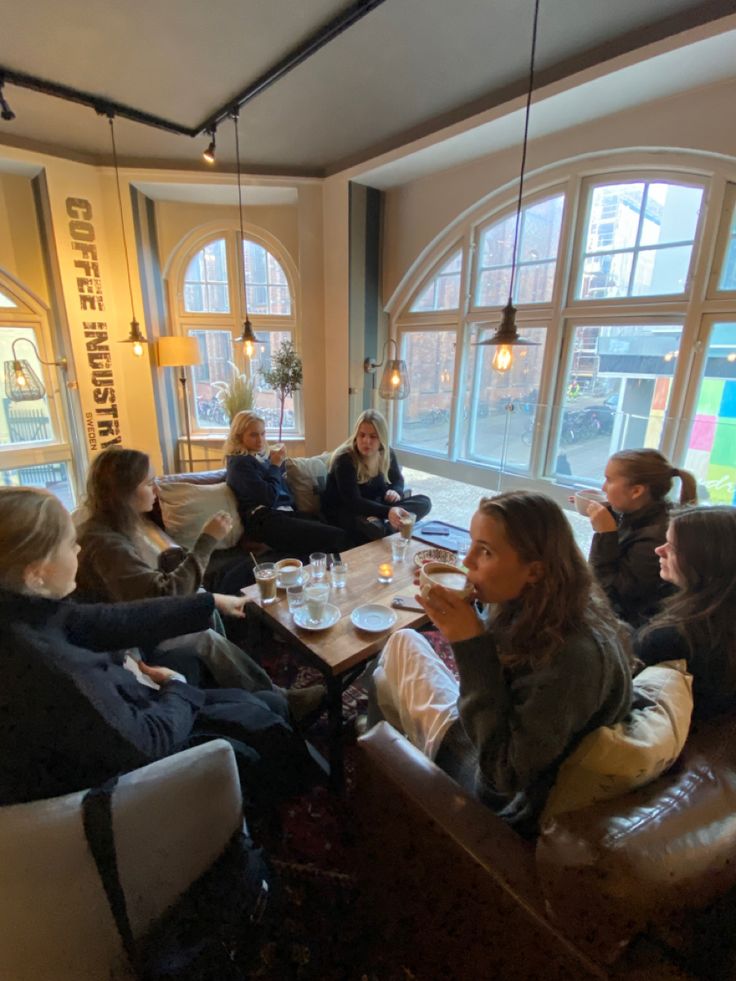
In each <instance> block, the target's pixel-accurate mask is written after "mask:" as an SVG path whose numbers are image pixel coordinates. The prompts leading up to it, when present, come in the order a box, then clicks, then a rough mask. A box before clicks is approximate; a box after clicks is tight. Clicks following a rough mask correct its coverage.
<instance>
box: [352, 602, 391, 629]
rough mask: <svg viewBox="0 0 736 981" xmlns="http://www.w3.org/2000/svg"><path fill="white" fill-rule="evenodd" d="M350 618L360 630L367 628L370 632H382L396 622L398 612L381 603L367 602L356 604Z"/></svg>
mask: <svg viewBox="0 0 736 981" xmlns="http://www.w3.org/2000/svg"><path fill="white" fill-rule="evenodd" d="M350 619H351V621H352V623H353V626H354V627H357V628H358V630H365V631H367V632H368V633H370V634H381V633H383V632H384V630H389V629H390V628H391V627H393V625H394V624H395V623H396V614H395V613H394V611H393V610H390V609H389V608H388V607H387V606H381V604H380V603H366V604H365V605H364V606H356V608H355V609H354V610H353V612H352V613H351V614H350Z"/></svg>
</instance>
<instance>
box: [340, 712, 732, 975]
mask: <svg viewBox="0 0 736 981" xmlns="http://www.w3.org/2000/svg"><path fill="white" fill-rule="evenodd" d="M359 750H360V751H359V755H358V765H359V773H358V779H357V781H356V793H357V798H358V799H357V802H356V815H357V819H358V821H359V823H360V826H361V829H362V835H363V837H364V848H363V854H364V858H365V867H364V868H363V870H362V871H363V875H364V879H365V882H366V889H367V890H368V893H369V895H372V896H373V897H374V904H375V905H376V908H377V910H378V915H379V921H380V922H379V925H378V929H379V930H380V931H381V934H382V936H383V938H384V942H385V943H387V944H392V945H398V946H399V948H401V946H402V945H403V947H404V953H405V955H406V963H407V965H408V966H409V969H410V970H412V971H414V972H415V973H416V974H417V976H419V977H434V976H437V977H439V976H444V977H468V978H475V977H485V976H486V975H485V974H484V973H483V972H480V973H479V966H480V965H483V964H487V965H489V967H490V966H491V965H492V967H493V973H494V976H495V977H513V978H514V979H517V978H522V977H524V978H527V977H528V978H535V979H538V978H545V981H547V979H549V978H556V977H560V978H563V977H564V978H568V979H569V978H574V977H590V976H598V977H609V976H615V977H627V978H628V977H637V978H641V979H644V978H646V979H647V981H650V979H654V978H665V977H666V978H674V977H679V978H682V977H689V976H690V975H689V973H687V967H688V965H692V964H693V963H695V962H696V961H697V960H698V956H699V954H700V953H701V952H702V949H703V947H704V946H708V945H709V944H710V946H711V947H712V948H713V949H716V948H718V936H717V935H718V933H719V930H722V929H723V924H724V922H725V920H724V917H728V918H729V920H728V921H729V922H734V919H733V917H734V912H733V911H734V909H735V908H736V907H735V904H736V901H733V902H732V900H731V896H730V893H731V892H732V891H733V889H734V886H736V722H733V723H732V722H731V720H729V719H724V720H718V721H717V722H714V723H710V724H708V725H701V726H699V727H697V728H695V729H694V731H693V732H692V733H691V735H690V737H689V739H688V742H687V744H686V747H685V750H684V751H683V753H682V755H681V757H680V759H679V760H678V762H677V763H676V764H675V766H674V767H673V768H672V769H670V771H669V772H668V773H667V774H665V775H664V776H662V777H660V778H659V779H658V780H656V781H654V782H653V783H651V784H649V785H647V786H645V787H643V788H640V789H639V790H637V791H635V792H633V793H630V794H627V795H625V796H623V797H619V798H616V799H613V800H609V801H606V802H603V803H599V804H595V805H592V806H590V807H587V808H584V809H583V810H579V811H576V812H572V813H569V814H563V815H559V816H557V817H556V818H555V819H554V820H551V821H549V822H548V823H547V824H546V825H545V826H544V827H543V829H542V832H541V834H540V836H539V838H538V839H537V841H536V842H529V841H525V840H523V839H521V838H520V837H519V836H518V835H517V834H516V833H515V832H514V831H512V830H511V829H510V828H509V827H508V826H507V825H505V824H504V822H503V821H501V820H500V819H499V818H497V817H496V815H495V814H493V813H492V812H491V811H490V810H489V809H488V808H486V807H484V806H483V805H482V804H481V803H480V802H479V801H477V800H475V799H474V798H473V797H471V796H470V795H469V794H467V793H466V792H465V791H464V790H462V788H460V787H459V786H458V785H457V784H455V783H454V781H452V780H451V779H450V778H449V777H448V776H447V775H446V774H445V773H443V772H442V771H441V770H440V769H439V768H438V767H436V766H435V765H434V763H432V762H431V761H430V760H428V759H427V758H426V757H424V756H423V755H422V754H421V753H420V752H419V751H418V750H416V749H415V748H414V747H413V746H412V745H411V744H410V743H409V741H408V740H407V739H405V738H404V737H403V736H402V735H400V734H399V733H398V732H396V731H395V730H394V729H392V728H391V726H389V725H388V723H385V722H382V723H380V724H379V725H377V726H375V727H374V728H373V729H371V730H370V731H369V732H368V733H366V734H365V735H364V736H363V737H361V739H360V740H359ZM409 915H410V916H411V919H410V920H409V919H408V918H407V917H408V916H409ZM707 930H714V931H715V935H712V936H711V937H710V938H708V937H707V936H706V935H705V933H704V931H707ZM721 946H722V944H721ZM642 950H645V951H648V952H649V955H651V952H652V951H655V956H654V965H653V966H652V965H651V964H650V965H649V966H648V967H647V968H646V969H644V973H641V970H642V968H641V966H639V967H637V958H639V957H641V951H642ZM445 962H446V966H447V969H448V972H449V973H446V974H442V973H432V972H436V971H437V970H438V969H439V968H440V967H441V965H442V964H443V963H445ZM678 965H679V966H678ZM683 965H685V968H684V970H685V973H681V970H682V969H683V968H682V966H683ZM673 972H674V973H673ZM710 976H713V975H712V974H711V975H710ZM724 976H728V977H732V976H734V975H733V974H730V973H729V974H727V975H724Z"/></svg>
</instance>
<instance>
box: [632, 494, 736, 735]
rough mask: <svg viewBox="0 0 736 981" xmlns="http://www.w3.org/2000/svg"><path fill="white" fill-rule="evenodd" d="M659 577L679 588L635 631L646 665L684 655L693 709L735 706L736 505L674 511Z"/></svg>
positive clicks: (703, 712) (709, 712)
mask: <svg viewBox="0 0 736 981" xmlns="http://www.w3.org/2000/svg"><path fill="white" fill-rule="evenodd" d="M656 553H657V555H658V557H659V568H660V575H661V577H662V579H663V580H664V581H665V582H667V583H671V584H672V585H673V586H674V587H675V588H676V590H677V592H675V594H674V595H673V596H672V597H671V599H669V600H668V601H667V602H666V603H665V606H664V609H663V610H662V612H661V613H660V614H659V615H658V616H657V617H655V618H654V620H652V622H651V623H650V624H648V625H647V626H646V627H644V628H643V629H642V630H640V631H639V633H638V634H637V636H636V640H635V644H634V649H635V653H636V654H637V656H638V657H640V658H641V660H642V661H644V663H645V664H656V663H657V662H658V661H670V660H673V659H676V658H684V659H685V660H686V661H687V663H688V671H690V673H691V674H692V676H693V697H694V701H695V715H696V717H699V718H706V717H708V716H713V715H719V714H720V713H722V712H733V711H734V709H736V616H735V615H734V614H735V611H736V508H733V507H727V506H721V507H699V508H692V509H690V510H688V511H684V512H682V513H681V514H678V515H675V516H674V517H673V518H672V520H671V521H670V524H669V527H668V529H667V538H666V540H665V543H664V545H660V546H659V548H657V549H656Z"/></svg>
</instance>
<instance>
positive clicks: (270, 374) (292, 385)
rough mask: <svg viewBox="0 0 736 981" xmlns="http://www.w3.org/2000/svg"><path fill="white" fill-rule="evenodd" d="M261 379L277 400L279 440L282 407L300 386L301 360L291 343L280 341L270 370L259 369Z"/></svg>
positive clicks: (301, 374)
mask: <svg viewBox="0 0 736 981" xmlns="http://www.w3.org/2000/svg"><path fill="white" fill-rule="evenodd" d="M260 370H261V378H262V379H263V380H264V382H265V383H266V384H267V385H268V387H269V388H271V389H273V391H274V392H276V394H277V395H278V398H279V408H280V411H279V440H280V439H281V432H282V430H283V428H284V407H285V404H286V400H287V398H288V397H289V396H290V395H293V394H294V392H297V391H298V390H299V388H300V387H301V384H302V377H303V366H302V359H301V358H300V357H299V355H298V354H297V353H296V348H295V347H294V343H293V341H288V340H287V341H282V342H281V344H280V346H279V349H278V351H276V353H275V354H274V355H273V356H272V358H271V367H270V368H266V369H264V368H261V369H260Z"/></svg>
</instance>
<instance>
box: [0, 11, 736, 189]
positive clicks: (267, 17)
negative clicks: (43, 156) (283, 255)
mask: <svg viewBox="0 0 736 981" xmlns="http://www.w3.org/2000/svg"><path fill="white" fill-rule="evenodd" d="M351 6H353V3H346V2H345V0H341V2H338V0H308V2H305V0H302V2H301V3H295V2H294V0H210V2H209V3H199V2H198V3H194V2H192V0H157V2H155V3H151V2H150V0H126V2H125V3H119V2H112V0H97V2H96V3H94V4H90V3H89V2H88V0H84V2H83V0H64V2H61V3H60V2H59V0H34V3H32V4H31V3H28V2H21V0H6V2H5V4H4V5H3V17H2V27H3V30H2V35H0V66H2V67H4V68H5V69H7V70H13V71H18V72H23V73H26V74H29V75H34V76H37V77H40V78H44V79H47V80H49V81H53V82H57V83H61V84H64V85H67V86H71V87H73V88H76V89H79V90H82V91H85V92H88V93H92V94H95V95H98V96H100V97H102V98H107V99H111V100H114V101H116V102H119V103H123V104H125V105H127V106H131V107H134V108H136V109H139V110H143V111H145V112H148V113H151V114H155V115H158V116H161V117H164V118H166V119H169V120H171V121H173V122H176V123H178V124H180V125H182V126H185V127H191V128H194V127H198V126H199V125H200V124H201V123H202V122H203V121H204V120H206V119H207V117H209V116H211V115H212V114H214V113H215V112H216V111H217V110H218V109H219V108H221V107H222V106H223V105H225V104H227V103H228V102H229V101H230V100H232V99H233V97H234V96H235V95H236V94H237V93H239V92H240V91H242V90H243V89H244V88H246V87H247V86H248V85H249V84H250V83H251V82H253V81H254V80H256V79H257V78H258V77H259V76H260V75H261V74H262V73H264V72H265V71H267V70H268V69H269V67H271V66H273V65H274V64H275V63H276V62H278V61H279V59H281V58H283V57H284V56H285V55H286V54H287V53H288V52H289V51H291V50H292V49H293V48H294V47H295V46H297V45H299V44H301V43H303V42H304V41H305V40H306V39H307V38H308V37H310V36H311V35H312V34H313V33H315V32H316V31H317V30H318V29H319V28H320V27H321V26H322V25H324V24H325V23H326V22H327V21H329V20H330V19H331V18H332V17H334V16H335V15H336V14H339V13H340V12H343V11H345V10H346V9H347V8H348V7H351ZM734 11H736V0H706V2H703V0H646V2H642V0H616V2H615V3H612V2H610V0H542V2H541V8H540V20H539V41H538V49H537V68H538V84H539V85H540V86H541V85H543V84H546V83H549V82H552V81H556V80H559V79H564V78H565V77H567V76H569V75H570V74H572V73H574V72H577V71H580V70H582V69H584V68H587V67H590V66H592V65H596V64H598V63H600V62H602V61H607V60H609V59H611V58H614V57H616V56H618V55H620V54H622V53H625V52H627V51H631V50H634V49H636V48H637V47H639V46H641V45H644V44H649V43H651V42H653V41H657V40H659V39H661V38H665V37H668V36H671V35H673V34H677V33H680V32H682V31H683V30H686V29H688V28H690V27H693V26H696V25H698V24H703V23H707V22H709V21H712V20H715V19H718V18H721V17H725V16H727V15H729V14H732V13H734ZM531 17H532V0H455V2H454V3H449V2H448V0H385V2H383V3H382V4H381V5H380V6H378V7H376V8H375V9H374V10H372V11H371V12H370V13H368V14H367V15H366V16H365V17H363V18H362V19H361V20H359V21H358V22H357V23H356V24H354V25H353V26H351V27H350V28H349V29H348V30H346V31H345V32H344V33H342V34H340V35H339V36H338V37H336V38H335V39H334V40H332V41H330V43H329V44H327V45H326V46H325V47H323V48H321V49H320V50H318V51H317V52H316V53H315V54H313V55H312V56H311V57H310V58H309V59H308V60H306V61H305V62H304V63H303V64H301V65H299V66H298V67H296V68H295V69H294V70H293V71H291V72H290V73H289V74H287V75H286V76H284V77H282V78H280V79H279V80H277V81H276V82H274V84H273V85H271V86H270V87H268V88H266V89H265V91H263V92H262V93H261V94H260V95H258V96H257V97H256V98H254V99H253V100H252V101H250V102H249V103H247V104H246V105H245V106H243V108H242V109H241V112H240V124H239V126H240V130H239V132H240V142H241V156H242V160H243V170H244V171H249V172H251V173H270V174H276V175H304V176H324V175H327V174H330V173H334V172H336V171H338V170H341V169H343V168H344V167H347V166H350V165H354V164H356V163H358V162H360V161H363V160H367V159H369V158H371V157H373V156H375V155H376V154H377V153H379V152H385V151H387V150H390V149H392V148H394V147H397V146H401V145H402V144H404V143H406V142H407V141H409V140H413V139H417V138H418V137H422V136H425V135H426V134H429V133H431V132H433V131H434V130H437V129H440V128H442V127H445V126H447V125H449V124H451V123H454V122H458V121H460V120H462V119H465V118H468V117H469V116H471V115H475V114H477V113H478V112H481V111H483V110H486V109H489V108H492V107H493V106H496V105H500V104H502V103H503V102H506V101H508V100H509V99H511V98H513V97H515V96H517V95H519V94H520V93H521V92H522V91H523V89H524V86H525V76H526V72H527V70H528V59H529V47H530V40H531ZM675 71H676V69H675ZM5 96H6V98H7V100H8V102H9V103H10V105H11V107H12V109H13V110H14V111H15V113H16V118H15V120H13V121H12V122H6V121H2V120H0V144H7V145H12V146H20V147H25V148H30V149H37V150H42V151H50V152H53V153H56V154H59V155H62V156H68V157H71V158H74V159H81V160H85V161H90V162H93V161H94V162H101V163H102V162H104V163H107V162H109V160H110V143H109V127H108V124H107V121H106V120H105V119H104V118H103V117H100V116H98V115H97V114H96V113H95V112H94V110H92V109H90V108H87V107H84V106H80V105H77V104H74V103H69V102H65V101H62V100H60V99H57V98H54V97H51V96H47V95H43V94H40V93H37V92H34V91H30V90H28V89H24V88H20V87H18V86H15V85H11V84H7V85H6V87H5ZM115 129H116V136H117V144H118V153H119V156H120V160H121V162H122V163H124V164H126V165H129V166H139V167H160V168H187V169H189V170H191V169H202V170H205V169H208V171H209V172H210V173H211V169H209V168H207V165H206V164H204V163H203V161H202V159H201V151H202V150H203V149H204V147H205V145H206V143H207V138H206V137H204V136H198V137H196V138H194V139H192V138H190V137H188V136H179V135H175V134H171V133H167V132H165V131H163V130H159V129H155V128H151V127H148V126H143V125H141V124H138V123H134V122H130V121H128V120H125V119H123V118H118V119H117V120H116V123H115ZM217 146H218V163H217V165H216V166H217V168H218V169H220V170H228V171H229V170H232V169H234V137H233V123H232V121H231V120H226V121H225V122H224V123H223V124H222V125H221V127H220V129H219V131H218V134H217Z"/></svg>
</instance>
